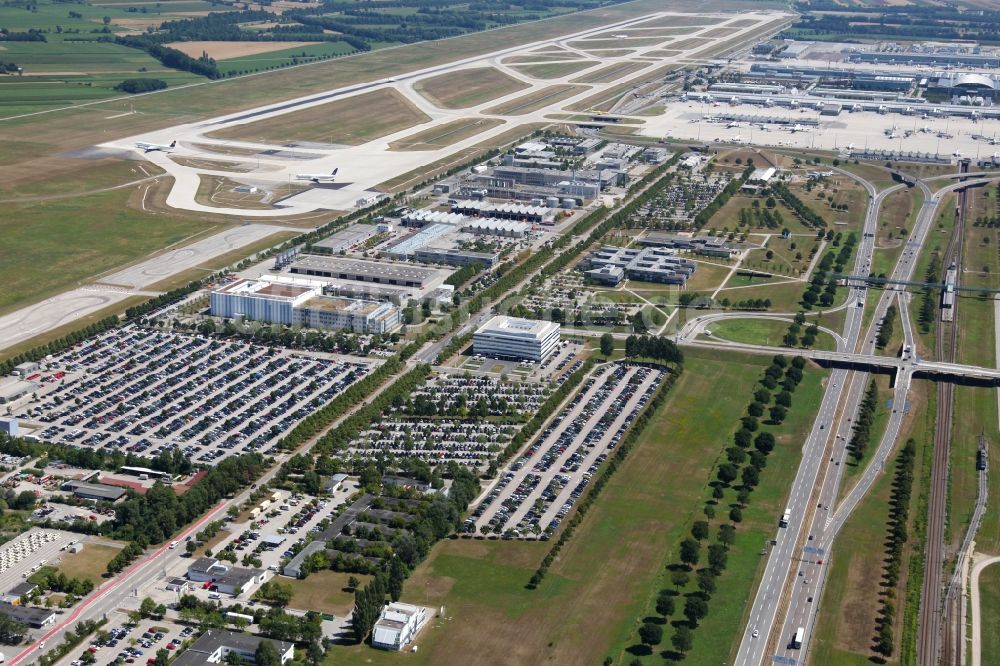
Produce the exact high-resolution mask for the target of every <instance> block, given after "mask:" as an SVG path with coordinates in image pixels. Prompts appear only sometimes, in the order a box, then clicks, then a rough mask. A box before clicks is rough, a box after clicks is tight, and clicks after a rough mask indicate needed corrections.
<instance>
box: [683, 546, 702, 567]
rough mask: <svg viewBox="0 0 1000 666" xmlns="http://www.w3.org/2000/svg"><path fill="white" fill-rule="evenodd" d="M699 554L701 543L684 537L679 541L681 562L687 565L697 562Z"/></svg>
mask: <svg viewBox="0 0 1000 666" xmlns="http://www.w3.org/2000/svg"><path fill="white" fill-rule="evenodd" d="M700 554H701V544H699V543H698V542H697V541H695V540H694V539H684V541H681V562H683V563H684V564H686V565H688V567H693V566H695V565H696V564H698V558H699V557H700Z"/></svg>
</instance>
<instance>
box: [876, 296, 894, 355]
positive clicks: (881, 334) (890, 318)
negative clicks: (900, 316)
mask: <svg viewBox="0 0 1000 666" xmlns="http://www.w3.org/2000/svg"><path fill="white" fill-rule="evenodd" d="M896 314H897V310H896V306H895V305H890V306H889V307H888V308H886V311H885V316H884V317H882V321H881V323H880V324H879V327H878V335H877V336H876V337H875V346H876V347H877V348H879V349H885V347H886V345H888V344H889V340H891V339H892V330H893V327H894V325H895V323H896Z"/></svg>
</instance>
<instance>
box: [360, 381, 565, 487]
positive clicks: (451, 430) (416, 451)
mask: <svg viewBox="0 0 1000 666" xmlns="http://www.w3.org/2000/svg"><path fill="white" fill-rule="evenodd" d="M547 397H548V387H547V386H546V385H545V384H541V383H537V382H529V381H520V382H514V381H504V380H501V379H499V378H494V377H487V376H480V375H473V376H468V377H466V376H462V375H457V374H448V373H436V374H434V375H432V376H431V377H430V378H429V379H428V380H427V382H425V384H424V386H423V387H421V388H420V389H419V390H417V391H415V392H414V393H413V395H412V397H411V398H410V399H409V400H407V401H406V402H405V403H404V404H401V405H397V406H396V407H395V408H394V409H393V410H392V412H391V413H390V414H387V415H386V416H385V417H384V418H382V419H381V420H380V421H379V422H377V423H375V424H374V425H373V426H372V427H371V428H370V429H368V430H366V431H365V432H364V433H362V434H361V436H359V437H358V438H357V439H356V440H355V441H353V442H351V446H350V449H349V450H348V451H347V452H346V453H347V455H349V456H353V455H358V456H362V457H365V458H376V457H379V456H382V455H387V454H391V455H394V456H419V457H420V458H422V459H424V460H425V461H427V462H428V463H429V464H431V465H436V464H440V463H444V462H448V461H451V460H454V461H456V462H459V463H461V464H464V465H468V466H469V467H474V468H477V469H482V468H485V466H486V465H488V464H489V462H490V461H491V460H493V458H494V457H496V455H497V454H498V453H499V452H500V451H502V450H503V449H504V447H506V446H507V443H508V442H510V440H511V438H512V437H513V436H514V434H515V433H517V431H518V430H520V429H521V427H522V426H523V424H524V422H525V421H527V420H528V419H529V418H531V416H532V415H533V414H534V413H535V412H537V411H538V408H539V407H540V406H541V404H542V403H543V402H544V401H545V399H546V398H547Z"/></svg>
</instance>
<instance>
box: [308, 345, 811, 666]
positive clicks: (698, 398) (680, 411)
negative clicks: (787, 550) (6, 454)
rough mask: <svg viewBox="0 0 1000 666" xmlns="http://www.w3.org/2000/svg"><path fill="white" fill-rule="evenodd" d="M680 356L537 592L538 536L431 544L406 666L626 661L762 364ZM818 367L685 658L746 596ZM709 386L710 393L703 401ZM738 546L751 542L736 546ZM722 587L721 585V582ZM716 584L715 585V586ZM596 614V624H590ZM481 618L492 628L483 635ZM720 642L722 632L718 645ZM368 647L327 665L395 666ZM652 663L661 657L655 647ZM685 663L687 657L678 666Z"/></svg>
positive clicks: (418, 581) (704, 646)
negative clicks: (413, 649)
mask: <svg viewBox="0 0 1000 666" xmlns="http://www.w3.org/2000/svg"><path fill="white" fill-rule="evenodd" d="M715 356H716V357H715V358H708V357H707V356H700V355H697V356H689V358H688V360H687V362H686V367H685V372H684V374H683V375H682V377H681V379H680V381H679V382H678V383H677V385H676V386H675V387H674V388H673V390H672V393H671V396H670V397H669V399H668V400H667V403H666V405H665V406H664V407H663V408H662V409H661V410H660V412H659V413H658V414H657V416H656V418H655V419H654V421H653V422H652V423H651V424H650V426H649V427H648V428H647V430H646V431H645V433H644V434H643V436H642V437H641V438H640V441H639V442H638V443H637V445H636V446H635V448H634V449H633V450H632V452H631V454H630V456H629V457H628V459H627V460H626V462H625V463H624V465H622V466H621V467H620V468H619V470H618V473H617V474H616V475H615V476H614V477H613V478H612V480H611V481H610V483H609V484H608V485H607V487H606V488H605V489H604V492H603V493H602V494H601V497H600V499H599V500H598V501H597V502H596V503H595V505H594V506H593V507H592V508H591V510H590V512H589V513H588V515H587V518H586V520H585V521H584V522H583V524H582V525H581V526H580V527H579V528H578V529H577V532H576V534H575V535H574V537H573V539H572V540H571V541H570V543H569V544H568V546H567V547H566V548H564V549H563V551H562V553H561V554H560V557H559V559H558V560H557V561H556V562H555V563H554V564H553V566H552V567H551V568H550V570H549V574H548V575H547V576H546V578H545V580H544V581H543V582H542V584H541V586H540V587H539V588H538V589H537V590H534V591H532V590H528V589H526V588H525V584H526V583H527V581H528V579H529V578H530V576H531V574H532V572H533V571H534V569H535V567H536V566H537V565H538V563H539V561H540V560H541V558H542V557H543V556H544V554H545V552H547V549H548V547H547V545H545V544H536V543H520V542H504V541H480V540H453V541H445V542H442V543H440V544H438V545H437V546H435V548H434V549H433V551H432V552H431V555H430V556H429V557H428V559H427V560H426V561H425V562H424V563H423V564H421V565H420V566H419V567H418V568H417V570H416V571H415V572H414V574H413V576H412V577H411V578H410V579H409V581H407V584H406V587H405V591H404V599H405V600H407V601H412V602H415V603H422V604H426V605H429V606H432V607H434V608H439V607H441V606H444V609H445V613H444V617H443V618H439V619H435V620H434V621H433V623H432V626H431V627H430V628H428V629H427V631H426V633H425V634H424V635H423V636H422V637H421V639H420V641H419V651H418V652H417V653H416V654H410V655H408V656H407V657H406V658H407V660H408V661H412V663H413V664H424V663H428V664H429V663H433V664H467V663H470V660H474V662H475V663H477V664H509V663H551V664H574V665H575V664H589V663H599V662H600V660H601V659H603V658H604V657H605V656H609V657H611V658H612V660H613V662H615V663H621V664H625V663H630V662H631V660H632V659H633V656H632V655H631V654H630V653H629V652H627V649H628V648H630V646H632V645H633V643H634V642H635V640H636V639H635V631H636V627H637V626H638V623H639V622H640V621H641V619H642V618H643V617H644V616H645V615H646V613H647V610H648V606H649V604H650V603H651V600H652V599H653V597H655V595H656V593H657V591H658V590H659V588H660V587H661V586H662V584H663V577H664V575H666V573H667V572H666V571H665V569H664V564H666V563H667V562H669V561H672V559H673V558H675V557H676V556H675V555H674V552H675V549H676V547H677V544H678V543H679V541H680V540H681V539H683V538H684V537H685V536H686V535H687V531H688V529H689V528H690V523H691V520H693V519H694V517H695V516H700V507H701V502H702V499H703V497H704V495H705V493H706V488H707V483H708V481H709V480H710V478H711V473H712V468H713V466H714V464H715V461H716V459H717V457H718V456H719V455H720V453H721V451H722V449H723V448H724V447H725V446H726V445H727V444H728V441H729V437H730V436H731V434H732V431H733V429H734V427H735V425H736V421H737V414H735V413H734V409H735V407H734V406H736V405H742V403H743V402H744V401H745V400H747V399H748V398H749V394H748V390H749V387H750V386H752V384H753V382H754V381H755V380H756V379H757V378H758V377H759V376H760V374H761V372H762V369H763V365H764V364H765V363H766V362H767V361H766V359H758V358H748V357H742V356H736V355H726V356H725V358H719V357H718V355H717V354H716V355H715ZM822 375H823V373H822V372H819V371H810V372H808V373H807V375H806V379H805V380H804V382H803V384H802V385H801V386H800V388H799V391H798V392H797V393H796V401H800V402H797V404H798V405H800V406H801V408H802V409H795V408H793V412H795V416H790V417H789V419H788V421H786V425H785V426H782V428H783V431H782V433H781V434H780V436H779V446H778V448H777V449H776V450H775V452H774V453H772V458H771V460H772V461H773V463H772V462H769V464H768V467H767V469H766V470H765V473H764V475H765V481H764V482H762V484H761V486H760V488H759V489H758V491H757V492H756V493H755V494H754V499H753V501H752V508H751V509H750V510H748V513H751V514H752V515H751V516H748V518H747V521H746V523H745V527H743V526H741V528H740V533H741V539H745V541H743V542H741V543H740V548H741V553H742V554H741V555H740V556H738V557H737V556H736V555H731V557H730V562H731V565H730V569H729V571H727V573H726V574H725V576H726V581H727V582H726V585H725V587H726V588H727V589H720V590H719V592H718V593H717V595H716V596H715V597H714V598H713V602H712V609H713V610H712V613H711V614H710V615H709V617H708V618H706V620H705V621H704V623H703V626H702V627H701V628H700V629H699V630H698V631H697V633H696V636H697V638H696V645H695V649H694V651H693V652H692V653H691V655H690V657H689V660H688V661H689V662H690V663H696V664H701V663H719V659H720V656H719V640H718V636H720V635H721V636H726V637H731V636H732V635H734V634H735V633H736V630H737V625H738V624H739V615H740V612H741V609H742V604H743V601H744V600H745V597H746V596H747V595H749V594H750V588H751V585H752V581H753V576H754V571H755V570H756V566H757V562H758V559H759V555H758V553H759V543H760V539H761V538H762V533H763V532H765V531H766V532H767V533H770V532H771V531H773V528H774V524H775V520H776V519H777V514H776V513H775V512H776V511H778V509H777V508H776V507H777V506H778V505H779V504H781V503H782V502H783V501H784V493H785V492H787V486H788V483H787V482H788V480H789V478H790V477H787V475H789V474H793V473H794V466H795V459H796V456H797V455H798V452H799V447H798V446H796V445H795V442H796V441H797V439H798V438H799V437H800V436H801V429H802V428H804V427H805V424H806V423H807V422H808V421H809V420H810V415H809V407H808V405H810V404H811V401H812V400H814V399H816V397H817V391H818V390H819V386H820V379H821V377H822ZM706 395H712V396H714V398H713V399H712V400H708V401H706V400H705V399H704V397H705V396H706ZM744 548H746V549H747V550H742V549H744ZM720 582H721V581H720ZM720 587H721V586H720ZM595 618H600V621H595ZM485 626H488V627H490V631H488V632H483V631H482V628H483V627H485ZM725 642H726V646H727V648H728V638H727V640H726V641H725ZM397 659H398V656H397V655H389V654H386V653H381V652H377V651H373V650H371V649H370V648H367V647H347V648H335V649H334V650H333V651H332V652H331V654H330V655H329V656H328V662H327V663H331V664H332V663H371V664H376V665H378V664H388V663H394V661H395V660H397ZM646 661H648V663H650V664H652V663H661V662H662V659H661V658H660V657H659V656H658V655H656V656H654V657H651V658H646ZM686 663H687V662H686Z"/></svg>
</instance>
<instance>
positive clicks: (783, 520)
mask: <svg viewBox="0 0 1000 666" xmlns="http://www.w3.org/2000/svg"><path fill="white" fill-rule="evenodd" d="M791 519H792V512H791V510H790V509H785V513H783V514H782V515H781V520H779V521H778V527H788V521H789V520H791Z"/></svg>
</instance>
